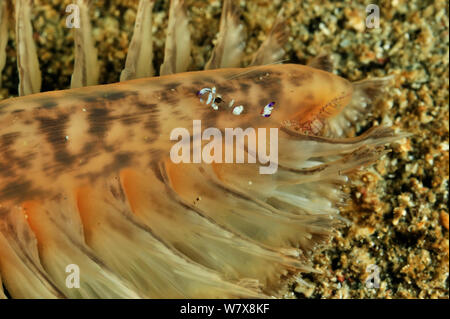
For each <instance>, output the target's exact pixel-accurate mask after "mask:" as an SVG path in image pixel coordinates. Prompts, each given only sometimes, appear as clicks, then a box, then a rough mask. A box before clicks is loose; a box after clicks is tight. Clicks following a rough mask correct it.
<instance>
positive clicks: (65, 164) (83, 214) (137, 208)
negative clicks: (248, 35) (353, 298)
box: [0, 1, 399, 298]
mask: <svg viewBox="0 0 450 319" xmlns="http://www.w3.org/2000/svg"><path fill="white" fill-rule="evenodd" d="M146 2H147V1H141V5H140V10H142V12H141V11H140V12H141V15H144V13H145V12H147V11H148V8H147V7H145V3H146ZM230 3H231V1H226V2H225V8H224V10H225V12H226V13H228V14H229V15H230V16H227V15H225V17H222V19H225V21H228V22H229V23H231V22H230V21H229V20H230V19H232V17H233V14H231V13H232V12H233V11H232V9H230V6H231V4H230ZM177 5H179V1H174V4H173V7H177ZM227 6H228V7H227ZM171 8H172V7H171ZM173 10H175V9H173ZM150 11H151V10H150ZM143 12H144V13H143ZM175 12H177V11H176V10H175ZM230 12H231V13H230ZM141 15H139V14H138V18H137V19H142V16H141ZM230 17H231V18H230ZM227 19H228V20H227ZM225 25H226V23H225ZM169 26H171V28H174V29H173V30H172V31H173V32H174V33H175V34H176V32H177V29H176V26H177V24H176V23H173V21H172V23H170V22H169ZM221 28H222V27H221ZM224 28H225V27H224ZM223 37H224V38H226V36H225V35H223ZM230 41H232V40H230ZM221 43H222V42H221V41H219V45H218V47H219V48H220V44H221ZM222 44H223V43H222ZM172 45H174V43H172ZM268 45H269V44H267V43H266V46H268ZM272 45H273V44H272ZM169 47H170V46H169ZM172 48H173V46H172ZM232 49H233V48H231V49H229V48H228V49H227V48H226V46H223V45H222V49H221V50H217V51H215V53H214V54H213V57H212V59H211V60H210V62H209V63H208V65H207V68H208V70H205V71H198V72H179V71H178V69H179V68H180V67H182V65H185V63H182V62H183V61H184V60H183V56H180V55H179V54H180V53H179V51H176V50H174V51H171V52H169V53H172V54H174V52H178V55H175V56H172V60H173V63H170V61H168V62H167V63H165V64H164V67H162V68H161V73H162V74H165V75H162V76H160V77H146V78H140V79H133V80H128V78H129V76H130V74H134V73H133V72H131V71H130V70H132V68H131V67H130V69H127V70H126V72H125V71H124V72H123V73H122V79H123V80H124V81H123V82H120V83H115V84H108V85H99V86H87V87H80V88H73V89H70V90H62V91H54V92H45V93H37V94H31V95H25V96H21V97H18V98H12V99H8V100H5V101H1V102H0V274H1V276H0V282H1V281H3V282H4V284H5V286H6V287H7V289H8V292H9V294H10V295H11V296H13V297H19V298H20V297H21V298H54V297H57V298H61V297H62V298H63V297H72V298H97V297H102V298H141V297H142V298H185V297H188V298H194V297H195V298H199V297H200V298H202V297H203V298H217V297H265V296H269V295H276V293H277V291H278V288H279V285H280V284H279V282H280V277H281V276H284V275H286V274H291V275H292V274H295V273H298V272H306V271H314V270H313V268H312V266H311V265H310V264H309V262H308V260H307V259H305V258H304V257H300V256H301V255H302V253H303V252H305V251H310V250H312V249H314V248H316V247H317V246H319V245H320V244H323V243H325V242H326V241H327V240H328V239H329V238H330V236H331V233H332V231H333V229H334V228H335V227H336V226H337V225H339V224H340V218H339V216H338V212H339V211H338V207H337V206H338V204H339V202H340V201H341V199H342V198H343V194H342V192H341V190H340V188H339V186H338V185H339V184H343V183H345V182H346V181H347V177H346V174H347V173H349V172H352V171H354V170H355V169H358V168H360V167H361V166H364V165H367V164H370V163H372V162H374V161H375V160H377V159H378V158H379V157H380V156H381V155H382V154H384V146H383V145H384V144H386V143H388V142H391V141H393V140H395V139H397V138H398V137H399V136H398V135H395V134H394V133H393V131H392V130H391V129H389V128H385V127H376V128H373V129H371V130H369V131H367V132H366V133H364V134H363V135H361V136H358V137H346V136H345V129H346V127H347V126H348V125H349V124H351V123H353V122H354V121H356V120H357V119H358V118H359V117H360V116H364V111H363V107H361V104H362V103H366V104H367V103H369V102H370V101H371V100H372V99H373V98H374V96H375V95H376V93H378V91H379V89H380V88H381V87H382V85H383V84H384V83H385V82H386V81H385V80H368V81H362V82H359V83H350V82H349V81H347V80H345V79H343V78H340V77H338V76H336V75H333V74H332V73H329V72H326V71H324V70H321V69H318V68H317V67H312V66H315V65H314V64H312V65H311V66H301V65H291V64H286V65H281V64H274V65H256V64H255V65H254V66H251V67H248V68H244V69H242V68H235V67H220V65H221V64H220V63H225V62H223V61H224V60H223V59H222V62H220V61H221V56H223V55H224V52H228V53H229V54H228V55H227V61H228V62H226V63H225V66H227V64H230V63H231V62H230V61H231V60H232V59H231V57H233V54H231V53H232V52H233V50H232ZM227 50H228V51H227ZM230 52H231V53H230ZM266 53H267V52H265V54H260V55H257V57H256V58H255V61H259V62H260V64H261V63H262V62H264V61H266V60H267V54H266ZM169 55H170V54H169ZM136 59H138V58H136ZM230 59H231V60H230ZM138 60H139V59H138ZM180 61H181V62H180ZM132 62H133V61H130V63H129V65H132ZM141 62H142V60H141ZM320 65H321V64H320V63H319V66H320ZM81 74H82V73H81ZM125 80H128V81H125ZM77 81H78V80H77ZM80 81H81V83H83V80H82V79H81V80H80ZM80 81H78V82H77V85H76V86H79V84H80ZM88 82H89V81H88ZM236 108H237V109H236ZM196 122H198V123H201V125H202V127H203V128H204V129H206V128H214V129H216V132H219V133H222V132H226V131H227V130H229V129H237V128H241V129H242V130H246V129H249V128H250V129H254V130H255V132H256V133H255V135H254V136H253V137H254V138H255V140H258V141H259V140H261V141H266V137H264V136H263V137H261V133H260V132H261V131H259V129H268V130H272V129H274V130H275V131H274V132H276V134H277V135H276V136H277V138H276V141H277V143H276V148H277V155H278V156H277V159H276V165H277V169H276V170H275V171H273V172H272V173H271V174H260V173H259V170H258V168H259V164H258V163H256V161H250V157H252V156H254V154H253V153H252V151H253V150H252V149H251V148H250V147H249V145H250V142H249V141H250V140H251V135H249V136H247V139H246V140H244V142H243V144H244V148H243V149H244V150H245V153H246V156H248V159H249V160H248V161H246V162H242V163H240V162H236V161H231V162H226V161H225V160H224V159H225V157H226V156H227V155H226V154H225V151H224V150H226V145H227V143H228V144H230V143H231V144H233V143H234V142H233V140H231V142H230V140H227V139H226V136H223V135H220V134H219V137H218V139H219V140H220V141H221V142H223V143H222V144H221V145H222V146H220V147H218V148H217V149H215V151H219V150H220V151H224V152H222V155H220V156H219V157H218V158H217V159H218V160H216V161H212V163H206V162H202V161H195V160H194V159H193V157H195V155H194V154H193V153H194V151H193V149H192V148H189V152H192V154H191V155H192V157H190V159H191V161H188V162H181V163H176V162H174V161H173V160H172V158H171V151H172V150H173V147H174V145H175V144H176V143H177V140H176V139H174V138H173V132H174V130H177V129H180V128H181V129H183V130H185V131H186V132H188V135H189V140H188V142H189V143H191V138H192V139H195V137H196V136H195V135H196V132H195V128H194V126H195V123H196ZM197 137H198V136H197ZM260 137H261V138H260ZM209 142H210V141H209V140H208V139H202V140H201V142H200V143H201V146H202V147H206V146H207V145H208V144H209ZM259 147H260V144H258V148H259ZM266 151H268V152H271V151H274V150H273V146H272V144H270V147H269V146H267V149H266ZM258 154H259V153H258ZM231 157H232V158H233V159H235V157H236V154H233V155H232V156H231ZM74 267H75V268H74ZM70 269H76V270H77V271H78V272H79V273H80V278H79V281H80V282H79V285H76V289H73V287H72V286H71V285H70V282H69V283H68V279H67V276H68V275H67V271H70ZM0 287H1V285H0Z"/></svg>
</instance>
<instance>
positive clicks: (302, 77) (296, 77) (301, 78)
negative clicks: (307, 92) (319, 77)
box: [288, 71, 313, 86]
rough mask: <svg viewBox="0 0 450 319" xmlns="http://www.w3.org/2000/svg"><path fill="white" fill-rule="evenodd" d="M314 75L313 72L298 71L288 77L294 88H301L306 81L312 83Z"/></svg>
mask: <svg viewBox="0 0 450 319" xmlns="http://www.w3.org/2000/svg"><path fill="white" fill-rule="evenodd" d="M312 77H313V75H312V73H311V72H306V71H297V72H295V73H292V74H290V75H289V76H288V79H289V82H290V83H291V84H292V85H294V86H301V85H302V84H303V83H305V82H306V81H310V80H311V79H312Z"/></svg>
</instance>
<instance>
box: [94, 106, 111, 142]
mask: <svg viewBox="0 0 450 319" xmlns="http://www.w3.org/2000/svg"><path fill="white" fill-rule="evenodd" d="M109 113H110V111H109V110H107V109H105V108H100V107H96V108H92V109H89V114H88V122H89V131H88V132H89V133H90V134H93V135H96V136H97V137H99V138H103V137H104V136H105V134H106V132H107V131H108V128H109V125H110V121H111V120H112V117H111V116H110V115H109Z"/></svg>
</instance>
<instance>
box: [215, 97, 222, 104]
mask: <svg viewBox="0 0 450 319" xmlns="http://www.w3.org/2000/svg"><path fill="white" fill-rule="evenodd" d="M222 101H223V100H222V98H221V97H220V96H217V97H216V98H215V99H214V103H220V102H222Z"/></svg>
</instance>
